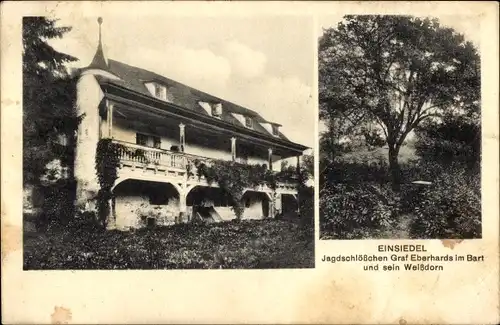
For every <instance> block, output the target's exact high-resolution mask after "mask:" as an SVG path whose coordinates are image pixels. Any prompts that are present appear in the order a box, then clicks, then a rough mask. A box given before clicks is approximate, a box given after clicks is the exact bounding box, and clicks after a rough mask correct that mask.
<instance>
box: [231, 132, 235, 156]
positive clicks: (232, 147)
mask: <svg viewBox="0 0 500 325" xmlns="http://www.w3.org/2000/svg"><path fill="white" fill-rule="evenodd" d="M231 160H232V161H235V160H236V138H235V137H232V138H231Z"/></svg>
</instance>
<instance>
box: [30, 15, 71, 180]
mask: <svg viewBox="0 0 500 325" xmlns="http://www.w3.org/2000/svg"><path fill="white" fill-rule="evenodd" d="M70 30H71V28H70V27H56V20H51V19H48V18H46V17H24V18H23V32H22V34H23V171H24V173H23V176H24V177H23V179H24V182H25V183H26V182H30V183H36V182H38V181H39V178H40V176H41V175H42V174H43V172H44V169H45V166H46V164H47V163H48V162H50V161H51V160H52V159H54V158H55V157H57V155H58V154H57V153H56V152H54V150H53V148H52V147H51V145H50V140H51V139H53V138H54V137H55V136H57V134H60V133H66V134H69V135H71V132H72V130H74V129H75V126H74V124H75V123H76V120H77V119H76V116H75V110H74V105H73V102H74V99H75V98H74V97H75V82H74V79H73V78H72V77H71V76H70V75H69V74H68V72H67V70H66V67H65V64H66V63H68V62H72V61H76V60H77V59H76V58H75V57H73V56H70V55H67V54H64V53H61V52H58V51H57V50H55V49H54V48H53V47H52V46H50V44H49V43H48V41H49V40H50V39H53V38H61V37H63V35H64V34H65V33H67V32H68V31H70Z"/></svg>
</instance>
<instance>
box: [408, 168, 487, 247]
mask: <svg viewBox="0 0 500 325" xmlns="http://www.w3.org/2000/svg"><path fill="white" fill-rule="evenodd" d="M410 204H411V207H410V209H411V210H412V211H413V213H414V215H415V216H414V218H413V221H412V223H411V229H410V232H411V236H412V238H434V239H436V238H447V239H449V238H462V239H463V238H467V239H468V238H480V237H481V184H480V178H479V177H478V174H477V173H471V172H470V170H468V169H467V168H464V167H463V166H460V165H457V164H454V165H453V166H451V167H446V168H441V172H440V173H439V174H438V175H436V177H435V178H434V179H433V185H432V186H429V187H427V188H423V189H419V193H418V194H415V193H412V195H411V201H410Z"/></svg>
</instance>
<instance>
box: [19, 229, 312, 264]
mask: <svg viewBox="0 0 500 325" xmlns="http://www.w3.org/2000/svg"><path fill="white" fill-rule="evenodd" d="M101 229H102V228H101ZM75 230H76V229H67V228H66V229H64V230H62V231H50V232H47V233H44V234H40V235H38V236H31V237H29V238H28V237H25V242H24V269H193V268H204V269H208V268H216V269H219V268H224V269H226V268H232V269H236V268H276V267H283V268H284V267H307V268H310V267H314V227H311V226H307V225H300V224H297V223H291V222H285V221H278V220H273V219H266V220H259V221H257V220H252V221H244V220H243V221H231V222H223V223H215V224H178V225H175V226H171V227H156V228H154V229H139V230H136V231H135V232H120V231H104V230H101V231H99V228H98V229H97V231H89V232H84V231H77V232H75Z"/></svg>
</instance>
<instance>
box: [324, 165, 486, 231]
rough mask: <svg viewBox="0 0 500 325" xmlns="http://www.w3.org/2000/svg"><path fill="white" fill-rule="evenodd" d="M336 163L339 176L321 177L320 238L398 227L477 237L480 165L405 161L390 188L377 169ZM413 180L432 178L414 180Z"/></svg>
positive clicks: (398, 229) (333, 172)
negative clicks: (397, 184) (396, 183)
mask: <svg viewBox="0 0 500 325" xmlns="http://www.w3.org/2000/svg"><path fill="white" fill-rule="evenodd" d="M335 167H337V169H336V172H335V171H332V174H333V175H341V176H340V177H343V178H342V179H339V176H337V178H336V180H332V181H323V183H322V186H321V188H322V189H321V192H320V229H321V237H322V238H324V239H326V238H345V239H354V238H396V237H398V236H400V234H398V232H400V231H403V232H404V233H405V235H403V237H404V238H478V237H481V196H480V192H481V191H480V177H479V167H476V169H470V168H469V167H467V166H466V165H464V164H461V163H453V164H451V165H443V164H441V163H439V162H427V161H422V162H420V163H418V164H411V165H408V166H404V168H403V169H402V179H403V181H404V183H403V184H402V186H401V187H400V189H399V191H394V190H391V189H390V187H389V181H388V179H387V177H384V176H382V174H381V173H380V174H377V169H374V170H373V173H372V171H370V169H369V168H368V166H366V165H363V164H360V165H357V164H354V165H352V166H349V165H346V164H344V165H338V166H335ZM378 170H379V171H382V170H383V169H380V168H379V169H378ZM339 173H343V174H339ZM360 173H361V174H360ZM379 177H380V179H378V178H379ZM415 180H424V181H430V182H431V183H432V184H431V185H418V184H412V182H413V181H415Z"/></svg>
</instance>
